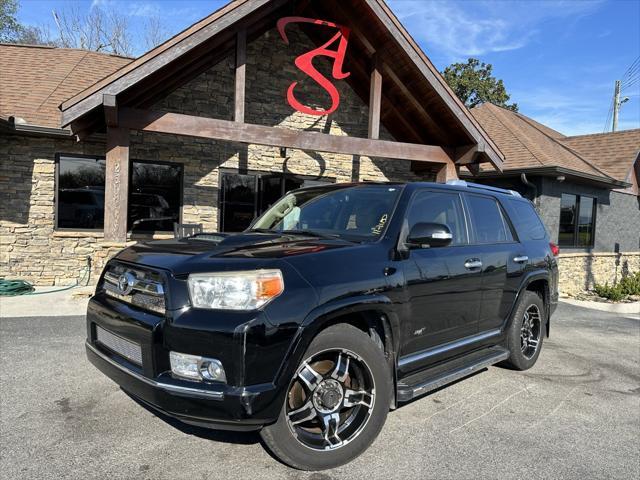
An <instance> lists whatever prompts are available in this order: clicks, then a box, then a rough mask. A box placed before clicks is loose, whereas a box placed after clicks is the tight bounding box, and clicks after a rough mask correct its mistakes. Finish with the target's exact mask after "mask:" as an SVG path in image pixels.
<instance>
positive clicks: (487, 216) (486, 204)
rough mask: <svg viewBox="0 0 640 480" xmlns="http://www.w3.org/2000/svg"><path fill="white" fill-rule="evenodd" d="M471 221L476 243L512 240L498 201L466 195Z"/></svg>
mask: <svg viewBox="0 0 640 480" xmlns="http://www.w3.org/2000/svg"><path fill="white" fill-rule="evenodd" d="M467 202H468V204H469V214H470V215H471V223H472V225H473V229H474V232H475V235H476V242H477V243H500V242H508V241H511V240H513V236H512V235H511V230H510V229H509V228H508V227H507V225H506V223H505V220H504V218H503V216H502V211H501V210H500V207H499V206H498V202H496V201H495V199H493V198H491V197H484V196H480V195H467Z"/></svg>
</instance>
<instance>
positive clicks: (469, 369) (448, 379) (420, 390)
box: [397, 346, 510, 402]
mask: <svg viewBox="0 0 640 480" xmlns="http://www.w3.org/2000/svg"><path fill="white" fill-rule="evenodd" d="M509 355H510V353H509V350H507V349H506V348H503V347H498V346H495V347H491V348H487V349H484V350H480V351H477V352H472V353H470V354H467V355H465V356H464V357H461V358H458V359H456V360H453V361H451V362H448V363H447V364H445V365H439V366H437V367H432V368H430V369H427V370H425V371H423V372H418V373H416V374H414V375H411V376H409V377H407V378H405V379H403V380H401V381H400V382H398V391H397V398H398V402H408V401H409V400H413V399H414V398H416V397H419V396H421V395H424V394H425V393H428V392H430V391H432V390H436V389H437V388H440V387H443V386H444V385H447V384H449V383H453V382H455V381H456V380H459V379H461V378H464V377H467V376H469V375H471V374H473V373H475V372H477V371H479V370H482V369H483V368H487V367H490V366H491V365H495V364H496V363H500V362H502V361H503V360H506V359H507V358H509Z"/></svg>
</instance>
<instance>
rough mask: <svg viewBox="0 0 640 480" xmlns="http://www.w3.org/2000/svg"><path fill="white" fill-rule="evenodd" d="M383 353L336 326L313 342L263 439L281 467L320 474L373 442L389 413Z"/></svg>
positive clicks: (388, 380)
mask: <svg viewBox="0 0 640 480" xmlns="http://www.w3.org/2000/svg"><path fill="white" fill-rule="evenodd" d="M390 395H391V376H390V374H389V369H388V367H387V364H386V361H385V357H384V353H383V352H382V350H381V349H380V348H379V347H378V346H377V345H376V344H375V343H374V342H373V341H372V340H371V338H370V337H369V336H368V335H367V334H366V333H364V332H362V331H361V330H359V329H357V328H355V327H353V326H351V325H345V324H341V325H335V326H332V327H330V328H327V329H326V330H324V331H322V332H321V333H320V334H318V336H317V337H316V338H315V339H314V340H313V341H312V342H311V345H310V346H309V348H308V349H307V352H306V353H305V355H304V360H303V361H302V362H301V363H300V365H299V367H298V368H297V369H296V372H295V374H294V376H293V378H292V379H291V382H290V384H289V387H288V390H287V396H286V398H285V401H284V405H283V406H282V410H281V412H280V417H279V419H278V421H277V422H276V423H274V424H273V425H269V426H266V427H265V428H263V429H262V431H261V436H262V438H263V440H264V442H265V443H266V445H267V446H268V448H269V449H270V450H271V452H272V453H273V454H274V455H275V456H277V457H278V458H279V459H280V460H282V461H283V462H284V463H286V464H288V465H290V466H292V467H295V468H298V469H301V470H324V469H327V468H333V467H337V466H339V465H342V464H344V463H347V462H349V461H350V460H352V459H353V458H355V457H357V456H358V455H360V454H361V453H362V452H364V451H365V450H366V449H367V448H368V447H369V445H370V444H371V443H372V442H373V440H374V439H375V438H376V436H377V435H378V433H379V432H380V429H381V428H382V425H383V424H384V422H385V419H386V417H387V413H388V411H389V403H390Z"/></svg>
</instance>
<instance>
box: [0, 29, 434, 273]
mask: <svg viewBox="0 0 640 480" xmlns="http://www.w3.org/2000/svg"><path fill="white" fill-rule="evenodd" d="M289 37H290V39H291V46H286V45H284V44H283V43H282V40H281V39H280V37H279V36H278V34H277V32H275V30H274V31H269V32H267V33H266V34H265V35H264V36H263V37H261V38H260V39H257V40H256V41H254V42H251V43H250V44H249V45H248V54H247V105H246V121H247V122H251V123H258V124H262V125H272V126H279V127H285V128H292V129H300V130H307V131H319V132H324V133H330V134H332V135H349V136H359V137H366V134H367V123H368V108H367V106H366V103H365V102H363V101H362V99H360V98H359V97H358V96H357V95H356V94H355V93H354V92H353V91H352V90H351V89H350V87H349V86H348V85H347V83H346V82H338V87H339V90H340V94H341V104H340V107H339V109H338V111H337V112H335V113H334V114H333V115H330V116H325V117H317V116H310V115H304V114H301V113H299V112H294V111H292V109H291V107H290V106H289V105H288V104H287V103H286V100H285V97H284V92H285V91H286V89H287V87H288V85H289V84H290V82H292V81H293V80H295V79H298V80H300V81H301V83H300V87H299V90H297V91H299V93H300V97H299V98H300V99H301V100H302V99H306V101H310V100H311V99H318V98H319V99H325V98H326V96H325V94H324V93H323V92H322V91H319V90H318V88H317V87H316V86H315V85H314V84H310V83H309V81H307V79H305V78H304V77H303V76H301V75H300V72H298V71H297V69H296V67H295V66H294V64H293V60H294V58H295V57H296V56H297V55H299V54H300V53H302V52H303V51H305V50H307V49H309V48H311V47H312V44H311V43H310V42H309V41H308V39H307V38H306V37H305V36H304V35H302V34H301V33H300V31H298V30H296V29H295V28H292V29H291V30H290V32H289ZM329 67H330V65H329V64H328V63H325V64H324V65H323V68H324V69H325V70H326V69H327V68H329ZM233 84H234V77H233V61H232V58H229V59H227V60H223V61H222V62H220V63H219V64H217V65H216V66H214V67H213V68H211V69H210V70H209V71H207V72H205V73H204V74H202V75H200V76H199V77H197V78H196V79H194V80H192V81H191V82H189V83H188V84H186V85H184V86H182V87H181V88H179V89H178V90H176V91H175V92H173V93H172V94H170V95H169V96H168V97H167V98H165V99H164V100H163V101H162V102H160V103H159V104H158V105H156V106H155V107H154V108H155V109H162V110H165V111H174V112H179V113H186V114H192V115H200V116H205V117H213V118H224V119H230V118H231V110H232V108H233V107H232V105H233ZM325 101H327V100H325ZM381 137H382V138H386V139H392V138H391V137H390V136H389V134H388V133H387V132H386V131H385V130H384V129H382V131H381ZM57 153H64V154H85V155H96V156H104V154H105V144H104V136H101V135H96V136H94V137H92V138H91V139H89V140H88V141H84V142H74V141H73V140H72V139H70V138H69V139H65V138H45V137H36V136H19V135H10V134H4V133H3V134H2V135H0V242H1V244H0V277H6V278H21V279H24V280H27V281H30V282H33V283H35V284H36V285H68V284H73V283H74V282H75V280H76V279H77V278H78V276H79V274H80V273H81V271H82V269H83V268H84V267H85V266H86V265H87V257H91V258H92V265H93V269H92V276H93V277H92V278H93V280H95V279H96V278H97V276H98V275H99V273H100V271H101V269H102V267H103V266H104V264H105V262H106V260H107V259H108V258H110V257H111V256H113V255H114V254H115V253H116V252H117V251H118V250H119V249H121V248H122V247H124V246H125V245H124V244H114V243H107V242H104V241H103V238H102V234H101V233H100V232H69V231H56V230H55V228H54V221H55V168H56V167H55V156H56V154H57ZM130 157H131V158H132V159H138V160H149V161H164V162H179V163H182V164H184V180H183V185H184V190H183V207H182V221H183V222H184V223H202V224H204V228H205V230H209V231H215V230H216V229H217V227H218V206H217V204H218V179H219V167H223V168H230V169H236V170H237V169H239V170H242V171H244V170H249V171H265V172H282V171H283V170H285V171H287V172H290V173H293V174H301V175H310V176H314V177H317V178H325V179H331V180H333V181H336V182H345V181H357V180H420V179H427V180H428V179H429V178H424V177H417V176H415V175H414V174H413V173H412V172H411V171H410V162H408V161H397V160H393V161H390V160H381V159H375V160H374V159H370V158H367V157H354V156H351V155H337V154H326V153H321V152H306V151H305V152H303V151H295V150H289V151H288V152H287V158H281V157H280V151H279V149H278V148H273V147H264V146H259V145H245V144H234V143H231V142H217V141H212V140H208V139H201V138H189V137H179V136H174V135H161V134H154V133H146V132H132V136H131V149H130ZM137 239H139V238H138V237H134V238H131V239H130V240H131V241H135V240H137Z"/></svg>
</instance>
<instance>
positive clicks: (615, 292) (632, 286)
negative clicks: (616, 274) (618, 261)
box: [593, 272, 640, 302]
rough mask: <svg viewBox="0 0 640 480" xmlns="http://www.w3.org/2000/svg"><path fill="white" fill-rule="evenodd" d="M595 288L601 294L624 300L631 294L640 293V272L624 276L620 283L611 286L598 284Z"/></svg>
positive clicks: (613, 299) (611, 298) (614, 299)
mask: <svg viewBox="0 0 640 480" xmlns="http://www.w3.org/2000/svg"><path fill="white" fill-rule="evenodd" d="M593 290H594V291H595V292H596V293H597V294H598V295H599V296H600V297H604V298H607V299H609V300H611V301H614V302H619V301H620V300H624V299H625V298H627V297H628V296H629V295H640V272H636V273H632V274H631V275H627V276H626V277H623V278H622V279H621V280H620V281H619V282H618V283H616V284H614V285H612V286H609V284H608V283H606V284H604V285H600V284H596V285H595V286H594V287H593Z"/></svg>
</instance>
